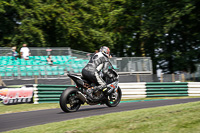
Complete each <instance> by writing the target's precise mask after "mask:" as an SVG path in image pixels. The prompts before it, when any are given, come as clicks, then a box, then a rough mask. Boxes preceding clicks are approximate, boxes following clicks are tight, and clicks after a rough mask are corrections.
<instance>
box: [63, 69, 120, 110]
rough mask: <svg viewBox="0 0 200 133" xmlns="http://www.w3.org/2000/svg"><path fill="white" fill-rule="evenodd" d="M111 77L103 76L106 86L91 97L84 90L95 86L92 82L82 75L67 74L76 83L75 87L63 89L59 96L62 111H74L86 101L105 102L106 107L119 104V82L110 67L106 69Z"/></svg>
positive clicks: (89, 102)
mask: <svg viewBox="0 0 200 133" xmlns="http://www.w3.org/2000/svg"><path fill="white" fill-rule="evenodd" d="M108 71H109V72H110V73H111V74H112V75H113V78H107V77H104V76H103V75H102V74H101V75H102V78H103V79H104V80H105V81H106V83H107V87H106V88H103V89H101V90H98V91H95V92H93V93H92V95H93V96H92V97H90V96H88V95H87V93H86V91H87V89H90V88H92V87H95V84H94V83H90V82H88V81H87V80H85V79H84V78H83V77H81V76H78V75H75V74H68V76H69V77H70V78H71V79H72V80H73V81H74V83H75V84H76V86H75V87H68V88H67V89H65V90H64V91H63V93H62V94H61V96H60V107H61V109H62V110H63V111H64V112H75V111H77V110H78V109H79V108H80V106H81V105H83V104H85V103H87V104H89V105H96V104H106V105H107V106H108V107H115V106H117V105H118V104H119V102H120V100H121V96H122V92H121V89H120V87H119V86H118V83H119V75H118V74H117V72H116V71H115V70H114V69H113V68H112V69H109V70H108Z"/></svg>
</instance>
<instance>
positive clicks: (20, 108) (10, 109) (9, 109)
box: [0, 103, 60, 114]
mask: <svg viewBox="0 0 200 133" xmlns="http://www.w3.org/2000/svg"><path fill="white" fill-rule="evenodd" d="M59 107H60V106H59V104H58V103H43V104H31V103H30V104H28V103H27V104H16V105H3V104H0V114H7V113H16V112H24V111H33V110H41V109H52V108H59Z"/></svg>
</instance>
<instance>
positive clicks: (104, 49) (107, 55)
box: [99, 46, 110, 57]
mask: <svg viewBox="0 0 200 133" xmlns="http://www.w3.org/2000/svg"><path fill="white" fill-rule="evenodd" d="M99 51H100V52H102V53H103V54H104V55H105V56H106V57H109V56H110V49H109V48H108V47H106V46H102V47H101V48H100V50H99Z"/></svg>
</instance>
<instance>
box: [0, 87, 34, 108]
mask: <svg viewBox="0 0 200 133" xmlns="http://www.w3.org/2000/svg"><path fill="white" fill-rule="evenodd" d="M33 91H34V89H33V87H26V86H22V87H19V88H15V87H14V86H13V87H11V88H2V89H0V101H2V103H3V104H5V105H11V104H18V103H32V102H33Z"/></svg>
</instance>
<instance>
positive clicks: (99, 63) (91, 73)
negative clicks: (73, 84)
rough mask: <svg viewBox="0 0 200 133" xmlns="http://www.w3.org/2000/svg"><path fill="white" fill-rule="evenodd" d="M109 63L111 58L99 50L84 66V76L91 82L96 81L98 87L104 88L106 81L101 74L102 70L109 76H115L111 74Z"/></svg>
mask: <svg viewBox="0 0 200 133" xmlns="http://www.w3.org/2000/svg"><path fill="white" fill-rule="evenodd" d="M109 65H110V62H109V59H108V58H107V57H106V56H105V55H104V54H102V53H101V52H98V53H96V54H95V55H94V56H93V57H91V58H90V61H89V63H88V64H87V65H86V66H85V67H84V68H83V70H82V76H83V78H85V79H86V80H88V81H90V82H91V83H95V84H96V85H97V89H102V88H103V87H105V86H106V82H105V81H104V80H103V79H102V77H101V76H100V72H101V71H102V73H103V75H104V76H106V77H109V78H112V76H113V75H112V74H109V71H108V68H109Z"/></svg>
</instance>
